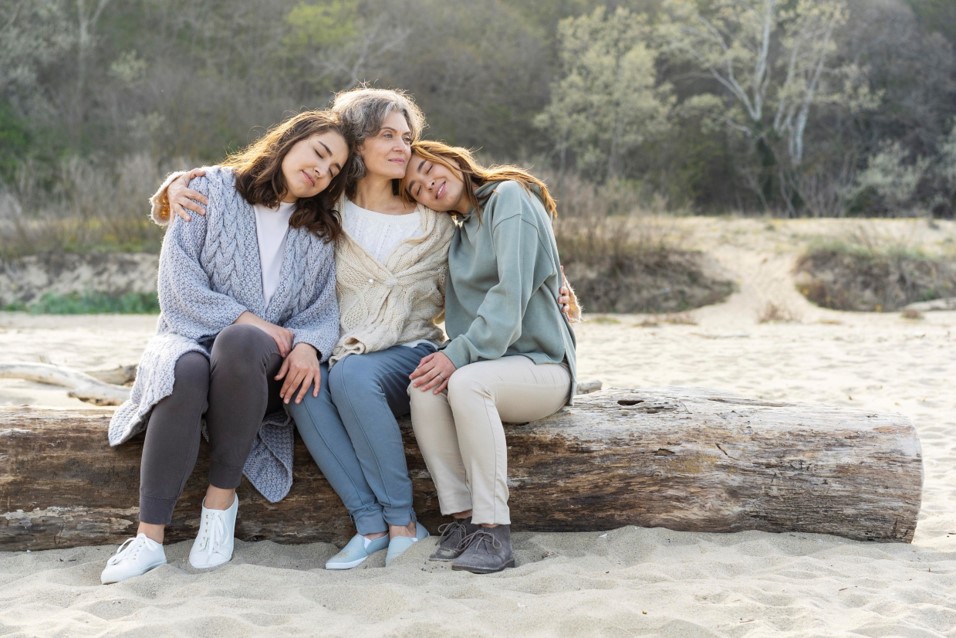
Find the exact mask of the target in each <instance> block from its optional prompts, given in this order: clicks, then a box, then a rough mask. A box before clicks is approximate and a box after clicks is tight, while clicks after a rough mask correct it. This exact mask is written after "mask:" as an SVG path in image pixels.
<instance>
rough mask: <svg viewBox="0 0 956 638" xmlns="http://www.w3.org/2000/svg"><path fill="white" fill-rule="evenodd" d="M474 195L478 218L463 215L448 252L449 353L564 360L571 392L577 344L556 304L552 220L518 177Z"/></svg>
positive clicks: (465, 359)
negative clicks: (476, 200) (568, 371)
mask: <svg viewBox="0 0 956 638" xmlns="http://www.w3.org/2000/svg"><path fill="white" fill-rule="evenodd" d="M476 194H477V195H478V200H479V201H484V206H483V207H482V209H481V215H480V217H479V215H478V214H476V211H475V210H474V209H472V210H471V211H470V212H469V214H468V215H466V216H465V217H464V219H463V220H462V224H461V226H460V227H459V228H458V230H457V232H456V233H455V236H454V238H452V241H451V247H450V248H449V250H448V277H449V280H448V285H447V288H446V291H445V329H446V330H447V332H448V336H449V337H450V338H451V341H450V342H449V343H448V345H447V346H446V347H445V349H444V352H445V354H446V355H447V356H448V358H449V359H451V362H452V363H454V364H455V366H456V367H458V368H460V367H462V366H463V365H466V364H469V363H474V362H476V361H488V360H492V359H498V358H500V357H503V356H509V355H523V356H525V357H528V358H529V359H531V360H532V361H534V362H535V363H561V362H562V361H564V362H567V365H568V368H569V369H570V372H571V389H572V392H571V396H573V395H574V392H573V390H574V384H575V376H576V375H575V365H576V364H575V354H574V348H575V341H574V333H573V332H572V331H571V326H570V325H569V324H568V320H567V318H566V317H565V316H564V314H563V313H562V312H561V308H560V306H559V305H558V301H557V299H558V289H559V288H560V286H561V270H560V260H559V259H558V247H557V244H556V243H555V239H554V230H553V228H552V225H551V218H550V216H549V215H548V213H547V211H546V210H545V208H544V205H543V204H542V203H541V200H540V199H538V197H537V196H535V195H532V194H531V193H529V192H528V191H527V190H525V189H524V187H523V186H522V185H521V184H519V183H518V182H514V181H506V182H490V183H488V184H485V185H484V186H482V187H480V188H479V189H478V190H477V193H476ZM485 198H487V199H485ZM570 398H571V397H570V396H569V402H570Z"/></svg>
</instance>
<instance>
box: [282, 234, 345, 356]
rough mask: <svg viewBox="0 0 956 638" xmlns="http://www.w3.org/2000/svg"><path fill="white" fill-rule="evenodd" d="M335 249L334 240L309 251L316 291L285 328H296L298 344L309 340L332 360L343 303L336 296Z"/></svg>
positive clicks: (311, 272) (295, 342)
mask: <svg viewBox="0 0 956 638" xmlns="http://www.w3.org/2000/svg"><path fill="white" fill-rule="evenodd" d="M334 252H335V248H334V245H333V244H332V243H331V242H328V243H327V242H322V244H321V245H320V247H316V248H313V249H312V250H310V251H309V256H308V259H309V262H310V268H309V269H308V270H309V276H310V277H311V278H312V281H314V282H315V287H314V291H315V294H314V295H312V298H311V299H310V300H308V303H307V304H306V305H305V308H304V309H303V310H302V311H301V312H298V313H296V314H295V315H293V316H292V317H291V318H290V319H289V320H288V321H287V322H286V323H285V327H286V328H288V329H289V330H291V331H292V333H293V335H294V341H293V343H294V344H296V345H297V344H299V343H307V344H309V345H310V346H312V347H313V348H315V349H316V350H317V351H318V353H319V360H320V361H328V359H329V356H330V355H331V354H332V348H333V347H334V346H335V342H336V341H338V338H339V304H338V301H337V299H336V296H335V256H334Z"/></svg>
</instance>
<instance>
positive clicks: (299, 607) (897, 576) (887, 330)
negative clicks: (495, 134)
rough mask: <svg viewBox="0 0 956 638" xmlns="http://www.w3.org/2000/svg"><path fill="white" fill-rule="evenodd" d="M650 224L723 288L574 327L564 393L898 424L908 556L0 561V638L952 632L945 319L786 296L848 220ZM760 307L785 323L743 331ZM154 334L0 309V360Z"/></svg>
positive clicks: (826, 542) (126, 355)
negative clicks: (761, 403)
mask: <svg viewBox="0 0 956 638" xmlns="http://www.w3.org/2000/svg"><path fill="white" fill-rule="evenodd" d="M668 223H669V224H671V230H672V231H673V232H675V233H678V234H680V235H681V236H683V237H684V241H685V242H686V243H687V245H689V246H693V247H700V248H702V249H704V250H707V251H708V252H709V253H710V254H712V255H713V256H714V257H715V259H716V260H717V261H718V262H719V263H720V264H721V266H722V267H723V268H724V269H725V270H726V271H727V273H728V274H729V275H730V276H731V277H732V278H734V279H735V280H736V281H737V282H738V285H739V288H740V290H739V292H738V293H736V294H735V295H733V296H732V297H731V298H730V299H729V300H728V301H727V302H726V303H723V304H720V305H717V306H711V307H707V308H702V309H699V310H696V311H693V312H690V313H686V314H682V315H680V316H671V317H650V316H638V315H595V314H587V315H586V321H585V322H584V323H582V324H580V325H579V326H578V328H577V336H578V340H579V360H580V363H579V367H580V372H581V377H582V378H589V379H593V378H599V379H601V380H602V381H603V382H604V384H605V385H606V386H617V387H646V386H660V385H680V386H694V387H707V388H713V389H718V390H722V391H726V392H732V393H735V394H740V395H744V396H749V397H755V398H761V399H774V400H785V401H793V402H799V403H820V404H828V405H835V406H847V407H854V408H866V409H868V410H876V411H886V412H899V413H902V414H903V415H905V416H907V417H909V418H910V419H911V420H912V421H913V423H914V424H915V425H916V428H917V430H918V432H919V436H920V439H921V442H922V448H923V456H924V471H925V484H924V490H923V504H922V510H921V513H920V517H919V523H918V526H917V529H916V535H915V538H914V541H913V543H912V544H904V543H889V544H877V543H865V542H857V541H850V540H847V539H843V538H839V537H836V536H826V535H814V534H804V533H783V534H770V533H764V532H743V533H736V534H707V533H686V532H674V531H670V530H666V529H644V528H637V527H625V528H621V529H615V530H607V531H601V532H592V533H547V534H541V533H516V534H515V549H516V554H517V559H518V567H517V568H516V569H511V570H507V571H505V572H503V573H501V574H496V575H489V576H474V575H471V574H467V573H459V572H452V571H450V570H449V569H448V567H447V565H443V564H437V563H429V562H428V561H427V560H426V558H427V555H428V554H429V553H430V551H431V548H432V544H433V541H425V542H422V543H420V544H418V545H416V546H414V547H413V548H412V549H411V550H410V551H409V552H408V553H407V554H406V555H405V556H404V557H403V559H402V560H401V561H399V563H398V564H397V565H393V566H391V567H389V568H388V569H386V568H384V557H383V556H382V554H379V555H376V556H374V557H373V558H372V559H370V560H369V561H368V563H367V564H366V565H363V566H362V567H360V568H358V569H355V570H352V571H349V572H329V571H326V570H324V569H323V568H322V565H323V563H324V561H325V560H326V559H327V558H328V557H329V556H331V555H332V554H333V553H334V552H335V551H336V548H335V547H334V546H333V545H331V544H324V543H319V544H311V545H298V546H292V545H278V544H274V543H271V542H259V543H243V542H240V543H238V544H237V547H236V552H235V557H234V559H233V561H232V562H231V563H229V564H227V565H225V566H223V567H221V568H219V569H216V570H213V571H210V572H205V573H201V572H198V571H197V570H193V569H192V568H190V567H189V566H188V564H187V563H186V554H187V553H188V551H189V543H179V544H175V545H172V546H169V547H168V548H167V556H168V558H169V564H168V565H166V566H164V567H161V568H159V569H157V570H155V571H154V572H151V573H149V574H147V575H146V576H143V577H141V578H137V579H133V580H131V581H127V582H125V583H120V584H117V585H110V586H102V585H99V584H98V577H99V572H100V570H101V569H102V567H103V565H104V563H105V561H106V559H107V558H108V556H109V555H110V553H111V552H112V551H113V550H114V549H115V548H114V547H87V548H77V549H69V550H56V551H45V552H11V553H0V635H11V636H105V635H109V636H157V635H162V636H166V635H184V636H220V635H221V636H275V635H293V636H299V635H302V636H310V635H328V636H339V635H348V636H382V635H384V636H416V637H427V636H442V637H445V636H457V635H466V634H467V635H476V636H633V635H652V636H675V637H677V636H680V637H685V636H850V635H852V636H956V410H954V407H956V406H954V400H953V396H954V394H953V391H952V390H951V388H950V386H951V383H952V380H953V379H954V378H956V312H952V311H949V312H927V313H924V315H923V317H922V318H921V319H906V318H904V317H903V316H901V314H900V313H887V314H876V313H845V312H832V311H826V310H821V309H819V308H815V307H813V306H811V305H810V304H808V303H807V302H806V301H804V300H803V298H802V297H800V296H799V295H798V294H796V293H795V292H794V289H793V281H792V277H791V275H790V272H789V269H790V266H791V265H792V262H793V257H794V255H795V254H796V251H797V250H798V249H799V247H800V246H801V245H802V244H803V243H805V242H806V241H807V239H808V238H810V237H812V236H815V235H821V234H832V233H838V232H845V231H846V229H848V228H851V227H852V225H851V223H849V222H835V221H831V222H819V221H808V220H803V221H794V222H784V221H772V222H771V221H767V220H734V219H700V218H695V219H681V220H677V221H672V222H668ZM935 226H936V227H935V228H933V227H931V226H929V225H927V224H926V223H925V222H917V221H895V222H878V223H872V224H871V225H870V228H871V231H870V232H877V233H881V234H883V235H885V236H896V237H899V236H905V237H908V238H910V239H911V241H917V242H919V243H920V244H921V245H926V246H944V247H945V246H946V245H950V246H951V245H952V242H953V241H954V240H956V226H954V225H953V224H952V223H942V224H937V225H935ZM770 305H772V306H773V307H775V308H776V309H777V314H778V315H785V316H788V317H790V319H791V320H790V321H787V322H779V323H767V322H761V320H760V318H761V316H765V315H766V314H767V308H768V307H769V306H770ZM153 324H154V318H152V317H115V316H109V317H46V316H44V317H34V316H28V315H22V314H15V313H7V314H0V352H2V353H3V354H2V358H3V360H9V361H14V360H16V361H48V362H53V363H58V364H63V365H68V366H71V367H74V368H77V369H81V370H89V369H95V368H106V367H110V366H115V365H117V364H123V363H131V362H134V361H135V360H136V359H137V358H138V354H139V352H140V350H141V348H142V344H143V343H144V341H145V339H146V337H147V336H148V335H149V334H150V333H151V331H152V329H153ZM11 404H30V405H42V406H47V407H50V406H52V407H80V406H81V405H82V404H80V403H78V402H75V401H74V400H73V399H69V398H67V397H66V396H65V393H64V391H63V390H62V389H58V388H50V387H44V386H40V385H37V384H33V383H27V382H21V381H14V380H0V405H11ZM0 458H2V457H0ZM241 515H242V513H241V511H240V516H241ZM342 540H343V541H345V540H346V539H342Z"/></svg>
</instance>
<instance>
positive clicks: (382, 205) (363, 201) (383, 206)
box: [352, 175, 414, 213]
mask: <svg viewBox="0 0 956 638" xmlns="http://www.w3.org/2000/svg"><path fill="white" fill-rule="evenodd" d="M352 201H353V202H354V203H355V204H356V205H357V206H360V207H362V208H365V209H366V210H373V211H375V212H377V213H407V212H410V211H412V210H414V206H412V205H409V204H406V203H405V202H404V201H402V198H401V197H399V196H398V195H395V194H393V193H392V180H391V179H388V178H383V177H376V176H374V175H366V176H365V177H363V178H362V179H360V180H359V181H358V182H357V183H356V184H355V197H354V198H353V199H352Z"/></svg>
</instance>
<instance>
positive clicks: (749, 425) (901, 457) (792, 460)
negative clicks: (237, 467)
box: [0, 388, 923, 550]
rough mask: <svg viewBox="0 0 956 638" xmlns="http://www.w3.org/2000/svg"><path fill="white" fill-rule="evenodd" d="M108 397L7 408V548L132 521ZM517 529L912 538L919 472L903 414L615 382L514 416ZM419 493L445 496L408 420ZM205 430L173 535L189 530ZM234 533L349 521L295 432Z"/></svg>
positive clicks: (320, 535) (0, 457)
mask: <svg viewBox="0 0 956 638" xmlns="http://www.w3.org/2000/svg"><path fill="white" fill-rule="evenodd" d="M109 416H110V411H107V410H102V409H99V410H82V411H57V410H40V409H31V408H22V407H19V408H6V409H3V410H0V549H4V550H24V549H32V550H38V549H48V548H56V547H71V546H78V545H94V544H113V543H119V542H120V541H122V540H123V539H125V538H127V537H129V536H131V535H132V534H133V533H134V530H135V528H136V525H137V513H138V486H139V460H140V454H141V451H142V436H140V437H137V438H136V439H134V440H133V441H131V442H129V443H126V444H124V445H122V446H120V447H119V448H110V447H109V446H108V444H107V442H106V428H107V423H108V421H109ZM505 427H506V432H507V437H508V446H509V449H508V456H509V464H510V468H509V473H508V476H509V485H510V489H511V499H510V505H511V510H512V523H513V528H514V529H515V530H516V531H520V530H538V531H590V530H606V529H613V528H617V527H621V526H625V525H638V526H642V527H666V528H669V529H674V530H686V531H695V532H734V531H741V530H764V531H769V532H786V531H793V532H814V533H826V534H836V535H839V536H844V537H847V538H851V539H858V540H874V541H904V542H910V541H911V540H912V538H913V533H914V531H915V528H916V521H917V516H918V514H919V507H920V498H921V488H922V479H923V469H922V454H921V450H920V443H919V439H918V437H917V434H916V431H915V429H914V428H913V426H912V425H911V424H910V423H909V422H908V420H907V419H906V418H905V417H902V416H899V415H880V414H872V413H867V412H859V411H850V410H843V409H833V408H828V407H820V406H806V405H793V404H782V403H772V402H763V401H753V400H748V399H742V398H737V397H731V396H726V395H721V394H716V393H711V392H707V391H704V390H694V389H687V388H663V389H649V390H619V389H609V390H604V391H601V392H597V393H594V394H589V395H585V396H579V397H577V398H576V400H575V404H574V405H573V406H570V407H567V408H565V409H564V410H562V411H561V412H559V413H558V414H556V415H554V416H551V417H549V418H547V419H543V420H541V421H536V422H533V423H527V424H517V425H506V426H505ZM402 428H403V433H404V436H405V442H406V454H407V456H408V464H409V471H410V473H411V476H412V480H413V483H414V489H415V507H416V511H417V512H418V513H419V518H420V520H421V521H422V522H423V524H424V525H425V526H426V527H428V528H429V529H430V530H432V531H434V530H435V528H436V527H437V525H438V524H439V523H440V522H441V516H440V514H439V511H438V499H437V497H436V495H435V490H434V487H433V485H432V482H431V479H430V477H429V475H428V472H427V470H426V468H425V464H424V462H423V460H422V457H421V454H420V452H419V450H418V447H417V445H416V444H415V441H414V437H413V436H412V432H411V428H410V425H409V423H408V420H407V419H405V420H403V421H402ZM207 467H208V466H207V463H206V452H205V445H204V446H203V449H202V451H201V452H200V460H199V464H198V466H197V468H196V471H195V472H194V473H193V476H192V478H191V479H190V481H189V482H188V484H187V486H186V489H185V491H184V493H183V495H182V497H181V498H180V501H179V503H178V505H177V508H176V512H175V514H174V518H173V523H172V525H171V526H169V527H168V528H167V532H166V538H167V539H168V540H169V541H171V542H173V541H178V540H184V539H189V538H192V537H194V536H195V534H196V529H197V525H198V521H199V510H200V504H201V502H202V497H203V494H204V493H205V488H206V472H207ZM239 498H240V507H239V520H238V523H237V526H236V536H237V538H240V539H242V540H260V539H270V540H274V541H277V542H290V543H300V542H313V541H327V542H344V541H345V540H346V539H348V538H349V537H350V535H351V534H352V533H353V528H352V525H351V521H350V520H349V517H348V515H347V513H346V511H345V509H344V508H343V506H342V504H341V502H340V501H339V499H338V497H337V496H336V495H335V493H334V492H333V491H332V489H331V488H330V487H329V485H328V483H326V481H325V479H324V478H323V477H322V475H321V474H320V472H319V471H318V468H317V467H316V466H315V464H314V462H313V461H312V459H311V457H310V456H309V454H308V452H307V451H306V449H305V446H304V445H303V444H302V443H301V441H297V443H296V451H295V482H294V484H293V487H292V491H291V492H290V494H289V496H287V497H286V498H285V500H283V501H282V502H280V503H277V504H270V503H268V502H267V501H266V500H265V499H263V498H262V497H261V496H259V494H258V493H256V492H255V491H254V490H253V489H252V488H251V487H250V486H249V484H248V483H246V482H245V480H244V481H243V484H242V486H241V487H240V488H239Z"/></svg>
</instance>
